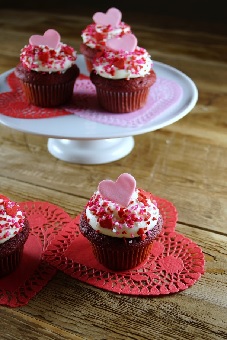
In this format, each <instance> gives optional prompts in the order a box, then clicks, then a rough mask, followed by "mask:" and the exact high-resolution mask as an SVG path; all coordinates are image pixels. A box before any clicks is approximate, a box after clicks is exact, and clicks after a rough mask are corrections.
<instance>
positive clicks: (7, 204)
mask: <svg viewBox="0 0 227 340" xmlns="http://www.w3.org/2000/svg"><path fill="white" fill-rule="evenodd" d="M24 219H25V217H24V215H23V212H22V211H21V209H20V206H19V205H18V204H17V203H15V202H12V201H9V200H3V199H2V198H0V244H2V243H4V242H6V241H8V240H9V239H11V238H12V237H14V236H15V235H16V234H18V233H19V232H20V231H21V228H23V227H24Z"/></svg>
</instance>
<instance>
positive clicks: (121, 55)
mask: <svg viewBox="0 0 227 340" xmlns="http://www.w3.org/2000/svg"><path fill="white" fill-rule="evenodd" d="M152 66H153V61H152V60H151V57H150V55H149V53H148V52H147V50H145V49H144V48H142V47H136V48H135V50H134V51H133V52H129V51H123V50H119V51H111V50H106V51H104V52H103V53H102V54H101V55H99V56H97V57H96V58H95V60H94V63H93V68H94V70H95V72H96V73H97V74H99V75H100V76H101V77H104V78H110V79H130V78H139V77H144V76H145V75H147V74H149V73H150V71H151V68H152Z"/></svg>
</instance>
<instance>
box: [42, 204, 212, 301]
mask: <svg viewBox="0 0 227 340" xmlns="http://www.w3.org/2000/svg"><path fill="white" fill-rule="evenodd" d="M154 198H155V199H156V201H157V203H158V207H159V209H160V211H161V214H162V215H163V219H164V229H163V232H162V234H161V235H160V236H159V237H158V238H157V240H156V241H155V242H154V244H153V247H152V250H151V254H150V256H149V259H148V260H147V261H146V262H144V263H143V264H142V265H140V266H138V267H137V268H135V269H133V270H130V271H124V272H113V271H109V270H108V269H106V268H105V267H103V266H102V265H101V264H99V263H98V262H97V260H96V259H95V258H94V255H93V253H92V248H91V246H90V243H89V242H88V240H87V239H86V238H85V237H83V236H82V235H81V233H80V232H79V226H78V223H79V216H77V217H76V218H75V219H74V220H72V222H71V223H70V224H68V225H67V226H66V227H65V228H64V229H62V230H61V231H60V232H59V233H58V235H57V236H56V237H55V238H54V239H53V240H52V242H51V243H50V244H49V246H48V247H47V250H46V251H45V259H46V260H47V261H48V262H49V263H50V264H52V265H54V266H55V267H56V268H58V269H59V270H62V271H63V272H65V273H66V274H68V275H70V276H72V277H73V278H76V279H78V280H80V281H83V282H86V283H88V284H90V285H93V286H95V287H99V288H102V289H105V290H108V291H112V292H115V293H119V294H131V295H143V296H156V295H165V294H170V293H176V292H179V291H182V290H185V289H187V288H189V287H190V286H192V285H193V284H194V283H195V282H196V281H197V280H198V279H199V278H200V277H201V275H202V274H203V273H204V263H205V261H204V255H203V252H202V250H201V248H200V247H199V246H198V245H197V244H196V243H194V242H193V241H191V240H190V239H188V238H186V237H184V236H183V235H181V234H179V233H177V232H175V231H174V230H175V225H176V221H177V211H176V208H175V207H174V205H173V204H172V203H171V202H168V201H167V200H164V199H162V198H158V197H154Z"/></svg>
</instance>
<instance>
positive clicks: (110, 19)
mask: <svg viewBox="0 0 227 340" xmlns="http://www.w3.org/2000/svg"><path fill="white" fill-rule="evenodd" d="M121 18H122V13H121V12H120V11H119V10H118V9H117V8H114V7H112V8H109V9H108V11H107V12H106V13H102V12H97V13H95V14H94V15H93V20H94V22H93V23H92V24H90V25H88V26H87V27H86V28H85V29H84V30H83V31H82V34H81V37H82V40H83V42H82V43H81V45H80V52H81V53H82V54H83V55H84V57H85V62H86V65H87V69H88V72H89V73H90V72H91V70H92V68H93V60H94V58H95V57H96V56H97V54H99V53H100V52H102V51H103V50H104V49H105V48H106V42H107V40H108V39H111V38H114V37H122V36H123V35H125V34H128V33H131V28H130V26H129V25H127V24H125V23H124V22H122V21H121Z"/></svg>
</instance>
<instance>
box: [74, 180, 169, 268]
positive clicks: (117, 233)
mask: <svg viewBox="0 0 227 340" xmlns="http://www.w3.org/2000/svg"><path fill="white" fill-rule="evenodd" d="M162 225H163V220H162V216H161V215H160V212H159V209H158V207H157V204H156V202H155V200H154V199H153V198H152V195H151V194H150V193H148V192H145V191H144V190H142V189H138V188H136V181H135V179H134V177H133V176H132V175H130V174H128V173H123V174H121V175H120V176H119V177H118V179H117V181H116V182H114V181H111V180H103V181H101V182H100V183H99V185H98V189H97V191H95V192H94V194H93V195H92V197H91V199H90V200H89V201H88V203H87V204H86V206H85V209H84V210H83V212H82V214H81V217H80V231H81V233H82V235H83V236H84V237H86V238H87V239H88V240H89V242H90V243H91V246H92V249H93V253H94V256H95V257H96V259H97V260H98V261H99V263H101V264H102V265H104V266H105V267H106V268H108V269H111V270H114V271H119V270H128V269H132V268H134V267H137V266H138V265H140V264H141V263H143V261H145V260H146V259H147V257H148V256H149V254H150V251H151V247H152V244H153V241H154V239H155V238H156V237H157V236H158V235H159V234H160V232H161V230H162Z"/></svg>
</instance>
